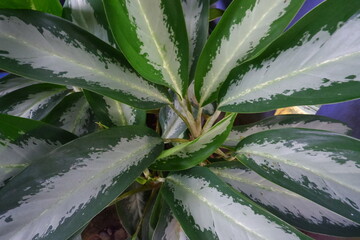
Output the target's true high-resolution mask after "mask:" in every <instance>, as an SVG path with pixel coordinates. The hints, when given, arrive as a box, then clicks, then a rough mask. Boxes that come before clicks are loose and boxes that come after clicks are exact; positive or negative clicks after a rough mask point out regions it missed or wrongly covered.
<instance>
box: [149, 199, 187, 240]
mask: <svg viewBox="0 0 360 240" xmlns="http://www.w3.org/2000/svg"><path fill="white" fill-rule="evenodd" d="M160 239H161V240H189V238H188V237H187V236H186V234H185V232H184V230H183V229H182V227H181V225H180V223H179V221H178V220H176V218H175V217H174V215H173V213H172V212H171V209H170V207H169V205H168V204H166V203H165V202H163V204H162V208H161V211H160V215H159V221H158V223H157V225H156V228H155V230H154V234H153V237H152V240H160Z"/></svg>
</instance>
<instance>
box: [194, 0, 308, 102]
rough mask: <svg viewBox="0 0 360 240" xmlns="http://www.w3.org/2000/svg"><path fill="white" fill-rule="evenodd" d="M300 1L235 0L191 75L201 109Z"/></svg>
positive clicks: (276, 31) (284, 23) (259, 49)
mask: <svg viewBox="0 0 360 240" xmlns="http://www.w3.org/2000/svg"><path fill="white" fill-rule="evenodd" d="M303 2H304V0H300V1H299V0H289V1H276V2H269V1H268V0H260V1H259V0H235V1H233V2H232V3H231V4H230V6H229V7H228V8H227V10H226V11H225V13H224V15H223V16H222V18H221V20H220V22H219V24H218V25H217V26H216V28H215V30H214V31H213V32H212V33H211V35H210V38H209V40H208V41H207V43H206V45H205V47H204V50H203V51H202V53H201V56H200V58H199V63H198V67H197V69H196V73H195V93H196V96H197V99H198V100H199V103H200V105H201V106H204V105H206V104H208V103H211V102H213V101H214V100H215V99H216V97H217V92H218V90H219V88H220V86H221V84H222V83H223V82H224V81H225V80H226V77H227V76H228V74H229V72H230V71H231V70H232V69H233V68H234V67H236V66H238V65H239V64H241V63H243V62H244V61H247V60H249V59H252V58H254V57H256V56H257V55H259V54H260V53H261V52H263V51H264V49H265V48H266V47H267V46H268V45H269V44H270V43H271V42H273V41H274V40H275V39H276V38H278V37H279V36H280V35H281V34H282V33H283V31H284V30H285V28H286V26H287V25H288V24H289V23H290V21H291V19H292V18H293V17H294V16H295V14H296V12H297V11H298V10H299V8H300V7H301V5H302V3H303Z"/></svg>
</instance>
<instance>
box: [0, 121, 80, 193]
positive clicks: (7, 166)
mask: <svg viewBox="0 0 360 240" xmlns="http://www.w3.org/2000/svg"><path fill="white" fill-rule="evenodd" d="M75 138H76V136H75V135H73V134H71V133H69V132H67V131H64V130H62V129H60V128H56V127H53V126H51V125H48V124H45V123H42V122H38V121H34V120H30V119H25V118H19V117H14V116H10V115H4V114H0V187H2V185H3V184H4V181H5V180H7V179H10V178H11V177H13V176H15V175H16V174H18V173H19V172H21V171H22V170H23V169H25V168H26V167H27V166H28V165H29V164H31V162H32V161H33V160H35V159H38V158H40V157H42V156H43V155H45V154H47V153H48V152H50V151H51V150H53V149H55V148H57V147H60V146H61V145H62V144H65V143H67V142H69V141H71V140H73V139H75Z"/></svg>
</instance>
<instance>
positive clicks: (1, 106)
mask: <svg viewBox="0 0 360 240" xmlns="http://www.w3.org/2000/svg"><path fill="white" fill-rule="evenodd" d="M68 93H69V90H68V89H66V88H65V87H63V86H58V85H54V84H48V83H40V84H34V85H30V86H27V87H24V88H20V89H18V90H16V91H13V92H10V93H8V94H6V95H4V96H2V97H0V113H4V114H8V115H13V116H18V117H23V118H30V119H34V120H41V119H42V118H44V117H45V116H46V115H47V114H48V113H49V112H50V111H51V110H52V109H53V108H54V107H55V106H56V105H57V104H58V103H59V102H60V101H61V100H62V99H63V98H64V97H65V96H66V94H68Z"/></svg>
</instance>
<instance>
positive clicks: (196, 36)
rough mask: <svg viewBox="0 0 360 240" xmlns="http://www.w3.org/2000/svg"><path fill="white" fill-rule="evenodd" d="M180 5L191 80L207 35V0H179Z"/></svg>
mask: <svg viewBox="0 0 360 240" xmlns="http://www.w3.org/2000/svg"><path fill="white" fill-rule="evenodd" d="M181 6H182V10H183V13H184V18H185V25H186V30H187V36H188V39H189V51H190V54H189V57H190V59H189V68H190V81H192V80H193V77H194V74H195V67H196V63H197V60H198V58H199V56H200V53H201V50H202V49H203V47H204V45H205V42H206V40H207V37H208V31H209V21H208V18H209V0H181Z"/></svg>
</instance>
